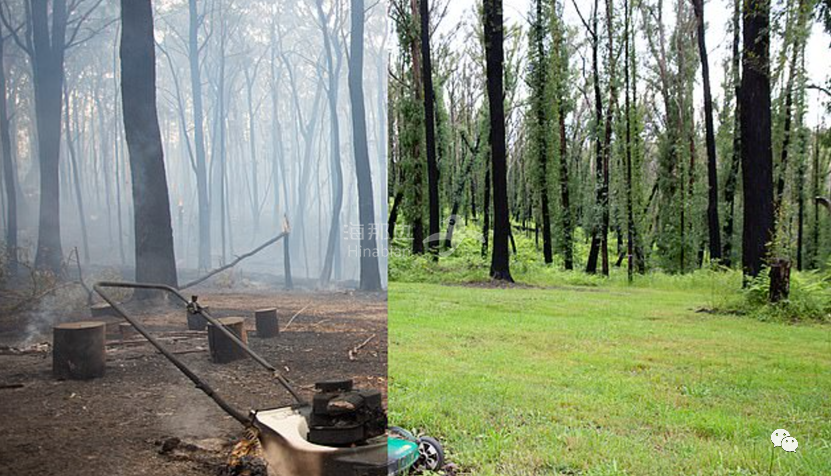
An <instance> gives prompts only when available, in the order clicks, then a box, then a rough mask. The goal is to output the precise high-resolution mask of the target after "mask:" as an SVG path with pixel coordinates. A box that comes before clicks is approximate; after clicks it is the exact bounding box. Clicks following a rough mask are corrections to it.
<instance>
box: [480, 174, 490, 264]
mask: <svg viewBox="0 0 831 476" xmlns="http://www.w3.org/2000/svg"><path fill="white" fill-rule="evenodd" d="M485 167H486V169H485V197H484V199H483V200H482V256H487V254H488V248H489V246H488V242H489V241H490V223H491V166H490V163H488V164H486V165H485Z"/></svg>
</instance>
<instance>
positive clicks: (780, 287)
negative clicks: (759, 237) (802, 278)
mask: <svg viewBox="0 0 831 476" xmlns="http://www.w3.org/2000/svg"><path fill="white" fill-rule="evenodd" d="M790 293H791V262H790V261H788V260H786V259H783V258H777V259H775V260H773V261H772V262H771V264H770V295H769V299H770V302H772V303H777V302H780V301H785V300H787V299H788V296H789V295H790Z"/></svg>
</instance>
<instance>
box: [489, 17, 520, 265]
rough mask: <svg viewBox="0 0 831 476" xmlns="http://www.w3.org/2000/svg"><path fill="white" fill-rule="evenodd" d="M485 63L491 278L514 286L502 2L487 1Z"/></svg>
mask: <svg viewBox="0 0 831 476" xmlns="http://www.w3.org/2000/svg"><path fill="white" fill-rule="evenodd" d="M483 23H484V30H485V63H486V76H487V89H488V110H489V112H490V133H489V141H490V149H491V150H490V152H491V169H492V170H491V178H492V181H493V250H492V253H491V269H490V276H491V278H492V279H495V280H502V281H508V282H513V278H512V277H511V269H510V259H511V255H510V253H509V250H508V239H509V235H510V233H511V222H510V216H509V214H508V184H507V165H506V147H505V103H504V87H503V66H504V65H503V63H504V57H505V53H504V50H503V40H504V24H503V21H502V0H485V2H484V21H483Z"/></svg>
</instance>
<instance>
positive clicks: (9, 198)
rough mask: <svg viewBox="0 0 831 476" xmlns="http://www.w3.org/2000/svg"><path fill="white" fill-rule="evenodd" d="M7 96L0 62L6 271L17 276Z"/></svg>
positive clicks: (0, 41) (0, 46) (14, 191)
mask: <svg viewBox="0 0 831 476" xmlns="http://www.w3.org/2000/svg"><path fill="white" fill-rule="evenodd" d="M0 58H4V56H3V31H2V25H0ZM6 101H7V96H6V70H5V68H4V67H3V65H2V62H0V145H2V147H3V148H2V154H3V183H4V185H5V186H4V191H5V192H6V220H7V221H6V254H7V258H8V262H7V263H6V269H7V270H8V272H9V274H10V275H11V276H14V275H15V274H17V269H18V262H17V260H18V256H17V180H16V177H15V176H16V175H17V173H16V172H15V166H14V157H12V143H11V134H10V132H9V113H8V109H7V103H6Z"/></svg>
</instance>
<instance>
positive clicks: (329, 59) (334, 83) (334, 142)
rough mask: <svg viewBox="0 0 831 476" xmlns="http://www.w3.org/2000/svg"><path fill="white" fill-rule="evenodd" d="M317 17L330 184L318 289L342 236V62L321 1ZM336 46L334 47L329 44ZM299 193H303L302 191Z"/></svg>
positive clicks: (324, 283)
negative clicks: (323, 66) (324, 76)
mask: <svg viewBox="0 0 831 476" xmlns="http://www.w3.org/2000/svg"><path fill="white" fill-rule="evenodd" d="M317 15H318V20H319V22H320V28H321V30H322V32H323V49H324V58H325V60H326V74H327V80H328V88H327V90H326V98H327V100H328V103H329V104H328V105H329V134H330V135H329V141H330V143H329V166H330V181H331V184H332V217H331V220H330V224H329V237H328V240H327V242H326V256H325V257H324V260H323V269H322V271H321V273H320V285H321V286H328V284H329V280H330V279H331V277H332V267H333V266H334V261H335V259H336V258H335V252H336V250H337V247H338V241H339V238H340V234H341V229H340V213H341V208H342V207H343V169H342V168H341V163H340V118H339V116H338V96H339V88H340V81H339V79H340V78H339V77H338V76H339V75H340V65H341V59H340V54H339V53H338V60H337V65H336V64H335V58H334V54H335V53H334V51H333V50H334V49H338V50H339V45H338V44H337V40H336V39H335V38H333V35H332V34H331V32H330V30H329V17H330V16H329V15H326V14H324V12H323V0H318V1H317ZM333 42H334V43H335V45H333V44H332V43H333ZM301 193H306V192H305V191H301Z"/></svg>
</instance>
